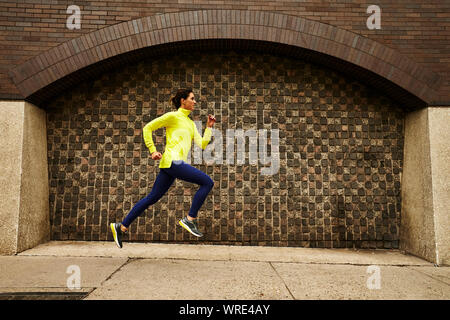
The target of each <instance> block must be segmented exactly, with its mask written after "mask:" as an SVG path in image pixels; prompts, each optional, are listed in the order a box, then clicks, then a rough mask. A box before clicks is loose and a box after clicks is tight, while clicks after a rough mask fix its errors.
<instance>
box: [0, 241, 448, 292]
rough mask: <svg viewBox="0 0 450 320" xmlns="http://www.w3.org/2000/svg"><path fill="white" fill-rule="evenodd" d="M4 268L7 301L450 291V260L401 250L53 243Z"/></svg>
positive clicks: (2, 288)
mask: <svg viewBox="0 0 450 320" xmlns="http://www.w3.org/2000/svg"><path fill="white" fill-rule="evenodd" d="M369 266H371V267H369ZM0 269H1V270H0V299H8V298H9V299H16V298H17V299H22V298H26V299H33V297H35V298H45V297H47V298H49V299H53V298H54V297H56V298H63V299H70V298H73V299H79V298H84V299H164V300H166V299H180V300H185V299H187V300H197V299H198V300H204V299H227V300H228V299H248V300H250V299H263V300H267V299H273V300H280V299H282V300H291V299H302V300H303V299H420V300H422V299H424V300H428V299H445V300H448V299H450V267H435V266H433V264H431V263H429V262H427V261H425V260H422V259H420V258H417V257H414V256H411V255H405V254H402V253H401V252H399V251H396V250H350V249H312V248H286V247H282V248H280V247H252V246H219V245H217V246H212V245H185V244H154V243H128V242H126V243H124V248H123V249H118V248H117V247H116V245H115V244H114V243H113V242H72V241H51V242H48V243H46V244H43V245H40V246H37V247H35V248H33V249H30V250H27V251H24V252H22V253H20V254H19V255H16V256H0ZM78 275H79V277H78V279H79V284H80V288H79V289H76V288H75V289H73V290H72V289H70V288H69V287H68V286H73V285H76V284H77V282H76V280H77V278H76V277H77V276H78ZM377 280H379V281H378V282H377ZM192 283H195V288H192V287H190V285H191V284H192ZM377 284H378V285H379V287H378V288H377ZM118 288H119V289H118ZM33 295H34V296H33Z"/></svg>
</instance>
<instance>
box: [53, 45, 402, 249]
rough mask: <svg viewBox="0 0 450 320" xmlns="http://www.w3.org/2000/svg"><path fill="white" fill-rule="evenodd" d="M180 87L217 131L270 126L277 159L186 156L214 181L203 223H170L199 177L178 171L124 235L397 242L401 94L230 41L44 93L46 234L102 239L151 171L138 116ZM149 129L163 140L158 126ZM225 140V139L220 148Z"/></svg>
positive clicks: (148, 114) (305, 243)
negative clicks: (235, 47) (271, 165)
mask: <svg viewBox="0 0 450 320" xmlns="http://www.w3.org/2000/svg"><path fill="white" fill-rule="evenodd" d="M355 78H357V75H355ZM186 86H190V87H192V88H193V89H194V93H195V95H196V98H197V102H198V104H197V109H196V110H195V111H194V112H193V113H192V114H191V118H192V119H193V120H202V121H203V129H204V128H205V125H206V115H207V114H208V113H212V114H214V115H215V116H216V118H217V123H216V125H215V126H214V128H215V129H217V130H219V131H220V132H222V134H223V136H224V137H225V133H226V130H227V129H239V128H241V129H244V130H248V129H278V130H279V158H280V168H279V171H278V172H277V173H276V174H274V175H268V176H264V175H261V174H260V171H261V168H262V167H264V165H262V164H260V163H258V164H257V165H251V164H250V163H249V160H248V159H247V160H246V162H245V164H243V165H237V164H234V165H230V164H226V163H225V162H224V163H223V164H206V163H202V164H195V163H193V162H192V164H193V165H194V166H196V167H197V168H199V169H200V170H202V171H204V172H206V173H207V174H208V175H209V176H210V177H211V178H212V179H213V180H214V181H215V185H214V188H213V190H212V191H211V193H210V194H209V196H208V198H207V199H206V201H205V203H204V205H203V206H202V208H201V209H200V211H199V215H198V216H199V220H198V222H199V228H200V230H201V231H202V232H203V233H204V234H205V236H204V237H203V238H201V239H197V238H195V237H194V236H192V235H190V234H188V233H187V232H186V231H185V230H184V229H182V228H181V227H180V226H178V225H177V220H178V219H180V218H181V217H182V216H184V215H185V214H187V212H188V210H189V207H190V204H191V200H192V197H193V195H194V193H195V191H196V190H197V186H196V185H193V184H190V183H187V182H184V181H181V180H177V181H176V182H175V183H174V184H173V185H172V187H171V189H170V190H169V192H168V193H167V194H166V195H165V196H164V197H163V198H162V199H161V200H160V201H159V202H158V203H156V204H155V205H153V206H151V207H149V208H148V209H147V210H146V211H145V213H144V214H143V215H142V216H140V217H139V218H138V219H137V220H135V221H134V223H133V224H132V225H131V227H130V232H129V235H128V237H127V238H126V240H125V241H148V242H176V243H205V244H212V243H214V244H234V245H267V246H302V247H326V248H337V247H339V248H342V247H349V248H352V247H353V248H398V246H399V243H398V239H399V224H400V216H401V198H400V180H401V172H402V162H403V161H402V160H403V142H404V140H403V130H404V114H403V112H402V110H401V109H400V107H399V106H398V105H397V104H396V103H395V102H393V101H392V100H390V99H389V98H387V97H385V96H383V94H381V93H379V92H377V91H376V90H375V89H373V88H367V87H366V86H364V85H362V84H361V83H358V82H357V81H355V80H352V79H348V78H344V77H343V76H341V75H340V74H338V73H336V72H334V71H332V70H328V69H325V68H323V67H320V66H316V65H312V64H309V63H305V62H302V61H298V60H295V59H291V58H286V57H277V56H272V55H265V54H260V53H236V52H225V53H204V54H185V55H177V56H173V57H164V58H161V59H159V60H149V61H141V62H140V63H137V64H135V65H130V66H124V67H123V68H122V69H120V70H114V71H111V72H109V73H106V74H103V75H102V76H101V77H100V78H98V79H92V81H90V82H86V83H82V84H80V85H79V86H78V87H76V88H73V90H72V91H71V92H67V93H66V94H64V95H61V96H59V97H58V98H56V99H54V100H53V101H52V102H51V104H49V105H48V108H47V133H48V160H49V182H50V199H49V202H50V217H51V238H52V239H53V240H100V241H104V240H111V239H112V236H111V233H110V230H109V228H108V225H109V223H110V222H115V221H121V220H122V219H123V218H124V216H125V215H126V214H127V213H128V212H129V210H130V209H131V208H132V206H133V205H134V204H135V203H136V202H137V201H138V200H139V199H141V198H142V197H144V196H145V195H146V194H148V193H149V192H150V190H151V188H152V186H153V182H154V180H155V178H156V175H157V174H158V172H159V168H158V164H159V162H157V161H153V160H152V159H151V158H150V155H149V151H148V150H147V148H146V147H145V144H144V141H143V137H142V128H143V126H144V125H145V124H146V123H148V122H149V121H151V120H152V119H154V118H155V117H157V116H160V115H162V114H163V113H165V112H168V111H173V110H174V109H173V107H171V106H170V105H169V104H168V100H169V98H170V96H171V95H172V94H173V93H174V91H175V90H176V89H177V88H179V87H186ZM202 132H203V130H202ZM154 141H155V143H156V145H157V149H158V151H160V152H162V151H163V150H164V143H165V136H164V129H160V130H158V131H156V132H155V133H154ZM268 149H269V150H270V147H268ZM248 150H249V146H248V141H247V143H246V151H248ZM225 153H226V140H225V139H224V141H223V154H224V159H225V158H226V154H225ZM247 157H248V155H247ZM235 163H236V162H235Z"/></svg>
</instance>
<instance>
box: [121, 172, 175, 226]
mask: <svg viewBox="0 0 450 320" xmlns="http://www.w3.org/2000/svg"><path fill="white" fill-rule="evenodd" d="M174 180H175V178H174V177H172V176H171V175H169V174H168V173H167V172H165V171H164V169H160V171H159V174H158V176H157V177H156V180H155V183H154V184H153V188H152V191H151V192H150V193H149V194H148V195H147V196H146V197H145V198H143V199H141V200H140V201H139V202H138V203H136V204H135V206H134V207H133V209H131V211H130V212H129V213H128V215H127V216H126V217H125V219H124V220H123V221H122V225H123V226H124V227H125V228H128V227H129V226H130V224H131V223H132V222H133V221H134V220H135V219H136V218H137V217H139V216H140V215H141V214H142V213H143V212H144V211H145V209H147V208H148V207H149V206H151V205H152V204H154V203H156V202H157V201H158V200H159V199H161V197H162V196H163V195H164V194H165V193H166V192H167V190H169V188H170V186H171V185H172V183H173V182H174Z"/></svg>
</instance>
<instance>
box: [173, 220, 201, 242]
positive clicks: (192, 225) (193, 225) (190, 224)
mask: <svg viewBox="0 0 450 320" xmlns="http://www.w3.org/2000/svg"><path fill="white" fill-rule="evenodd" d="M178 223H179V224H180V226H182V227H183V228H185V229H186V230H187V231H189V232H190V233H192V234H193V235H194V236H196V237H203V233H201V232H200V231H198V226H197V222H196V221H195V220H194V221H189V220H188V218H187V217H184V218H183V219H181V220H180V221H179V222H178Z"/></svg>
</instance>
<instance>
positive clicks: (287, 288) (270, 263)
mask: <svg viewBox="0 0 450 320" xmlns="http://www.w3.org/2000/svg"><path fill="white" fill-rule="evenodd" d="M269 265H270V266H271V267H272V269H273V271H275V273H276V274H277V276H278V277H279V278H280V279H281V281H282V282H283V284H284V286H285V288H286V290H287V291H288V292H289V294H290V295H291V297H292V300H296V299H295V297H294V295H293V294H292V292H291V290H290V289H289V287H288V286H287V284H286V282H285V281H284V279H283V278H282V277H281V275H280V274H279V273H278V271H277V269H275V267H274V266H273V265H272V262H270V261H269Z"/></svg>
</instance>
